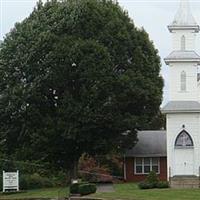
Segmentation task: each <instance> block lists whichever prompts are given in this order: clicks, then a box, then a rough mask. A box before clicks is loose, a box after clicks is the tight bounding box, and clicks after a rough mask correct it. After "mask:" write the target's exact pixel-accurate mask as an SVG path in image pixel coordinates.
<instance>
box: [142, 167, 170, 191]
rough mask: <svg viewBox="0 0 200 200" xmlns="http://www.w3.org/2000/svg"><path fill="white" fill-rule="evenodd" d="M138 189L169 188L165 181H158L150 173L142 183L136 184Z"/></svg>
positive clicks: (152, 173)
mask: <svg viewBox="0 0 200 200" xmlns="http://www.w3.org/2000/svg"><path fill="white" fill-rule="evenodd" d="M138 187H139V188H140V189H152V188H169V183H168V182H167V181H159V179H158V176H157V174H156V173H155V172H154V171H152V172H150V173H149V175H148V176H147V179H146V180H145V181H144V182H141V183H139V184H138Z"/></svg>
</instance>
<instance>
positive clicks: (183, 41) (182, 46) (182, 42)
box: [181, 35, 185, 51]
mask: <svg viewBox="0 0 200 200" xmlns="http://www.w3.org/2000/svg"><path fill="white" fill-rule="evenodd" d="M181 51H185V36H184V35H183V36H182V37H181Z"/></svg>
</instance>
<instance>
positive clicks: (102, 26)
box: [0, 0, 163, 169]
mask: <svg viewBox="0 0 200 200" xmlns="http://www.w3.org/2000/svg"><path fill="white" fill-rule="evenodd" d="M159 73H160V58H159V56H158V52H157V50H155V48H154V46H153V44H152V42H151V41H150V40H149V37H148V34H147V33H146V32H145V31H144V30H143V29H137V28H136V27H135V26H134V24H133V22H132V21H131V19H130V18H129V17H128V15H127V13H126V12H124V11H123V10H122V9H121V8H120V6H119V5H118V4H117V3H114V2H112V1H110V0H84V1H82V0H68V1H61V2H58V1H56V0H51V1H48V2H47V3H45V4H42V2H41V1H40V2H39V3H38V4H37V6H36V8H35V9H34V11H33V12H32V14H31V15H30V16H29V17H28V18H26V19H25V20H24V21H23V22H22V23H17V24H16V25H15V27H14V28H13V29H12V30H11V32H10V33H8V34H7V36H6V38H5V40H4V41H3V43H2V44H1V51H0V91H1V99H0V139H1V141H3V142H0V144H1V150H2V151H4V152H6V154H7V156H10V157H12V158H14V159H15V160H24V161H38V160H39V161H40V162H48V163H49V164H50V165H51V166H53V167H55V168H56V169H60V168H64V169H65V168H70V167H71V166H73V164H72V163H74V165H76V163H77V160H78V158H79V157H80V155H81V154H82V153H83V152H86V153H89V154H91V155H94V154H101V155H103V154H105V153H108V152H110V151H114V152H115V151H122V150H124V149H125V148H129V147H132V146H133V145H134V144H135V142H136V140H137V136H136V130H137V129H143V128H151V124H152V122H151V121H152V119H153V118H154V117H155V116H158V114H159V106H160V103H161V100H162V87H163V81H162V78H161V77H160V75H159ZM111 144H112V145H111Z"/></svg>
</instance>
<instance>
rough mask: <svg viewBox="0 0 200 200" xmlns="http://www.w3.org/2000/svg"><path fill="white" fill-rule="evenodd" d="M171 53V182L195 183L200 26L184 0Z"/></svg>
mask: <svg viewBox="0 0 200 200" xmlns="http://www.w3.org/2000/svg"><path fill="white" fill-rule="evenodd" d="M168 29H169V31H170V34H171V35H172V47H173V49H172V52H171V53H170V55H169V56H168V57H166V58H165V63H166V64H167V65H168V66H169V77H170V80H169V84H170V85H169V102H168V103H167V105H166V106H165V107H164V108H163V110H162V111H163V113H165V114H166V123H167V126H166V138H167V139H166V140H167V169H168V179H171V181H172V184H177V182H178V181H180V179H182V180H183V181H184V182H188V184H189V183H191V184H194V183H195V182H198V179H199V176H200V81H199V80H198V78H199V77H198V66H199V65H200V56H199V55H198V54H197V53H196V45H197V42H196V39H197V34H199V31H200V27H199V25H198V24H197V23H196V21H195V19H194V17H193V15H192V13H191V9H190V5H189V2H188V1H186V0H182V1H181V4H180V8H179V10H178V12H177V14H176V16H175V18H174V21H173V22H172V24H170V25H169V26H168Z"/></svg>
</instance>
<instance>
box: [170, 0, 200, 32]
mask: <svg viewBox="0 0 200 200" xmlns="http://www.w3.org/2000/svg"><path fill="white" fill-rule="evenodd" d="M168 28H169V30H170V31H173V30H186V29H187V30H190V29H192V30H195V31H196V32H198V31H199V26H198V24H197V23H196V21H195V19H194V17H193V15H192V12H191V8H190V3H189V0H180V5H179V9H178V12H177V13H176V15H175V17H174V20H173V22H172V23H171V24H170V25H169V26H168Z"/></svg>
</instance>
